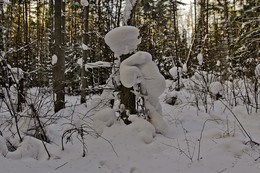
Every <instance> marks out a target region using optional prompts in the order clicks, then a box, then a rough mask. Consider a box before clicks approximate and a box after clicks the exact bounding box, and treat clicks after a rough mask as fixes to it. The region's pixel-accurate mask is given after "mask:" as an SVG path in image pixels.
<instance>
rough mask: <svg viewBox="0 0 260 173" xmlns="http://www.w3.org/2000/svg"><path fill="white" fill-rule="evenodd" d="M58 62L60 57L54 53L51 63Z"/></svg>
mask: <svg viewBox="0 0 260 173" xmlns="http://www.w3.org/2000/svg"><path fill="white" fill-rule="evenodd" d="M57 62H58V57H57V55H55V54H54V55H53V56H52V58H51V64H52V65H55V64H56V63H57Z"/></svg>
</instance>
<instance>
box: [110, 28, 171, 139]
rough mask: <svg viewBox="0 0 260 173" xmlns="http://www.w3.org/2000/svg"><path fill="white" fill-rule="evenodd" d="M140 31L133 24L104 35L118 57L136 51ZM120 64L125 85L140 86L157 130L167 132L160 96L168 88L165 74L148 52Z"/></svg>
mask: <svg viewBox="0 0 260 173" xmlns="http://www.w3.org/2000/svg"><path fill="white" fill-rule="evenodd" d="M138 36H139V31H138V29H137V28H135V27H133V26H123V27H119V28H115V29H113V30H112V31H110V32H109V33H108V34H107V35H106V36H105V42H106V44H107V45H108V46H109V47H110V48H111V50H112V51H113V52H114V53H115V56H116V57H118V58H119V57H120V56H121V55H127V54H130V53H133V52H135V51H136V49H137V45H138V44H139V43H140V42H141V39H140V38H138ZM121 61H122V62H121V64H120V70H119V71H120V74H119V75H120V82H121V83H122V85H123V86H124V87H126V88H132V87H133V88H137V86H138V85H139V84H140V87H141V94H142V95H144V96H145V105H144V106H145V107H146V109H147V110H148V114H149V116H150V118H151V123H152V124H153V126H154V127H155V129H156V132H158V133H162V134H166V133H167V125H166V123H165V122H164V120H163V118H162V116H161V115H162V107H161V105H160V103H159V99H158V97H159V96H160V95H161V94H162V93H163V91H164V90H165V88H166V83H165V78H164V77H163V76H162V75H161V73H160V72H159V69H158V67H157V66H156V64H155V63H154V62H153V61H152V56H151V54H150V53H148V52H144V51H139V52H136V53H134V54H132V55H131V56H129V57H128V58H126V59H124V60H122V59H121Z"/></svg>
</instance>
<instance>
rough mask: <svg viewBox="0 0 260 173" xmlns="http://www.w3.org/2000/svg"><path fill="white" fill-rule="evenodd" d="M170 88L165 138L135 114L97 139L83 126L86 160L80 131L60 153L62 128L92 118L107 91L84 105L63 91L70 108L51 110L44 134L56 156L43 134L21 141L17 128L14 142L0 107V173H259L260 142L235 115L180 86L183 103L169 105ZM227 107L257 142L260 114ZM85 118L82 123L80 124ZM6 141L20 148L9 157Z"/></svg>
mask: <svg viewBox="0 0 260 173" xmlns="http://www.w3.org/2000/svg"><path fill="white" fill-rule="evenodd" d="M187 80H188V79H187ZM171 83H172V81H167V86H169V84H171ZM240 89H243V88H240ZM167 92H168V88H167V89H166V90H165V92H164V93H163V95H161V96H160V97H159V101H160V103H161V105H162V110H163V115H164V116H163V118H164V121H165V122H166V123H167V125H168V132H167V133H166V136H163V135H160V134H156V135H155V133H154V129H155V128H154V125H151V124H150V123H149V122H148V121H146V120H144V119H142V118H141V117H137V116H136V115H131V116H130V120H131V121H132V122H133V123H131V124H130V125H125V124H124V123H122V122H121V121H119V120H117V121H115V122H114V124H113V125H111V126H110V127H108V126H106V125H104V127H103V133H102V136H101V137H99V138H96V137H93V136H91V135H90V134H91V133H90V132H91V131H90V130H91V129H85V130H87V131H89V134H85V136H84V139H85V143H86V147H87V153H86V156H85V157H84V158H83V157H82V143H81V142H80V140H78V138H79V135H78V134H77V133H75V134H74V135H72V136H71V139H70V140H68V141H67V143H65V150H63V151H62V150H61V136H62V134H63V132H64V131H65V130H67V129H69V128H71V123H72V122H74V124H76V125H77V127H79V126H81V125H82V124H86V123H88V122H91V120H92V119H93V118H94V114H93V112H91V110H93V109H94V108H95V107H94V106H92V103H93V99H95V98H99V100H102V101H104V98H106V97H108V96H109V95H110V94H109V93H108V92H106V93H104V94H103V95H102V97H101V96H93V97H92V101H91V100H89V101H88V102H87V106H86V105H85V104H78V102H77V101H78V100H79V98H78V97H75V96H66V105H67V108H66V109H64V110H62V111H60V112H59V113H57V114H54V117H53V118H55V119H56V118H58V117H59V118H58V119H56V120H55V123H53V124H51V125H47V124H46V125H47V126H46V131H47V134H48V136H49V138H50V140H51V143H49V144H47V148H48V150H49V152H50V153H51V158H50V159H49V160H47V155H46V151H45V150H44V147H43V145H42V142H41V141H39V140H38V139H35V138H33V137H30V136H25V137H24V140H23V142H22V143H19V141H17V135H15V133H14V139H13V137H12V136H11V137H10V136H9V135H8V134H11V133H12V132H16V131H15V127H14V126H12V127H9V126H7V127H6V125H5V124H3V122H5V120H6V119H8V117H9V115H8V113H7V112H5V111H3V110H4V109H2V107H1V109H0V124H2V125H1V126H0V131H1V132H2V134H3V136H1V135H0V169H1V172H3V173H5V172H10V173H15V172H20V173H32V172H37V173H46V172H57V173H70V172H77V173H86V172H98V173H120V172H126V173H129V172H131V173H138V172H139V173H148V172H149V173H158V172H176V173H181V172H183V173H204V172H205V173H209V172H223V173H225V172H228V173H244V172H250V173H258V172H259V170H260V159H257V158H259V156H260V147H259V146H257V145H253V146H251V145H249V144H246V142H248V140H249V139H248V138H246V137H245V136H244V134H243V133H242V132H241V130H240V129H241V128H240V127H239V126H238V124H237V122H236V121H235V119H234V118H233V116H232V114H231V112H230V111H228V110H227V109H226V107H225V106H224V105H223V104H222V103H221V102H220V101H214V108H212V109H211V111H210V112H209V113H206V112H205V111H203V110H202V109H198V108H197V107H196V106H195V105H194V104H193V100H194V98H193V95H192V93H191V92H190V90H189V89H182V90H181V91H180V92H179V93H178V94H179V96H182V97H179V96H178V99H180V100H181V101H180V103H179V104H177V105H168V104H166V103H164V95H165V94H167ZM76 103H77V104H76ZM98 105H99V104H98ZM3 106H4V105H3ZM99 106H100V107H99V109H98V110H97V111H95V112H96V113H97V112H98V111H99V110H103V109H105V108H104V107H105V106H104V105H102V106H101V105H99ZM200 106H202V105H200ZM230 108H231V109H232V111H233V113H234V114H235V115H237V117H238V118H239V120H240V121H241V122H242V124H243V126H244V128H245V129H246V130H247V131H248V132H249V133H250V135H251V137H252V138H253V140H255V141H256V142H260V136H259V130H260V124H259V122H260V116H259V112H258V113H255V112H253V113H252V114H250V115H248V114H247V111H246V108H245V106H244V104H243V103H241V104H240V105H238V106H236V107H230ZM105 110H106V109H105ZM108 110H109V109H108ZM110 111H112V110H111V109H110ZM105 112H106V111H104V110H103V113H102V112H101V114H103V115H105ZM107 113H108V111H107ZM106 115H112V114H110V113H108V114H106ZM72 116H73V117H74V120H73V121H72V120H71V117H72ZM75 117H78V118H75ZM101 117H102V118H104V117H103V116H101ZM102 118H101V119H102ZM106 118H108V117H106ZM80 120H81V121H82V122H79V121H80ZM90 125H92V124H90ZM22 135H25V134H22ZM6 140H9V141H10V142H12V143H13V144H14V145H15V146H17V147H18V148H17V150H16V151H14V152H11V151H8V153H7V155H6V151H7V148H6V145H5V143H6ZM199 144H200V145H199ZM199 149H200V150H199Z"/></svg>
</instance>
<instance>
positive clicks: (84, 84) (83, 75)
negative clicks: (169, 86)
mask: <svg viewBox="0 0 260 173" xmlns="http://www.w3.org/2000/svg"><path fill="white" fill-rule="evenodd" d="M83 10H84V33H83V46H82V47H83V57H82V68H81V98H80V102H81V103H85V102H86V95H87V92H86V89H87V76H86V70H85V64H86V63H87V59H88V51H89V50H88V49H86V47H87V45H88V40H89V39H88V34H89V33H88V32H89V22H88V20H89V5H88V6H84V9H83Z"/></svg>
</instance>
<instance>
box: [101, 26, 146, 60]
mask: <svg viewBox="0 0 260 173" xmlns="http://www.w3.org/2000/svg"><path fill="white" fill-rule="evenodd" d="M138 36H139V31H138V29H137V28H135V27H133V26H121V27H117V28H115V29H112V30H111V31H109V32H108V33H107V34H106V36H105V42H106V44H107V45H108V46H109V47H110V49H111V50H112V51H113V52H114V53H115V54H116V55H117V56H121V55H123V54H129V53H132V52H134V51H135V50H136V48H137V45H138V44H140V42H141V39H140V38H138Z"/></svg>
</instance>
